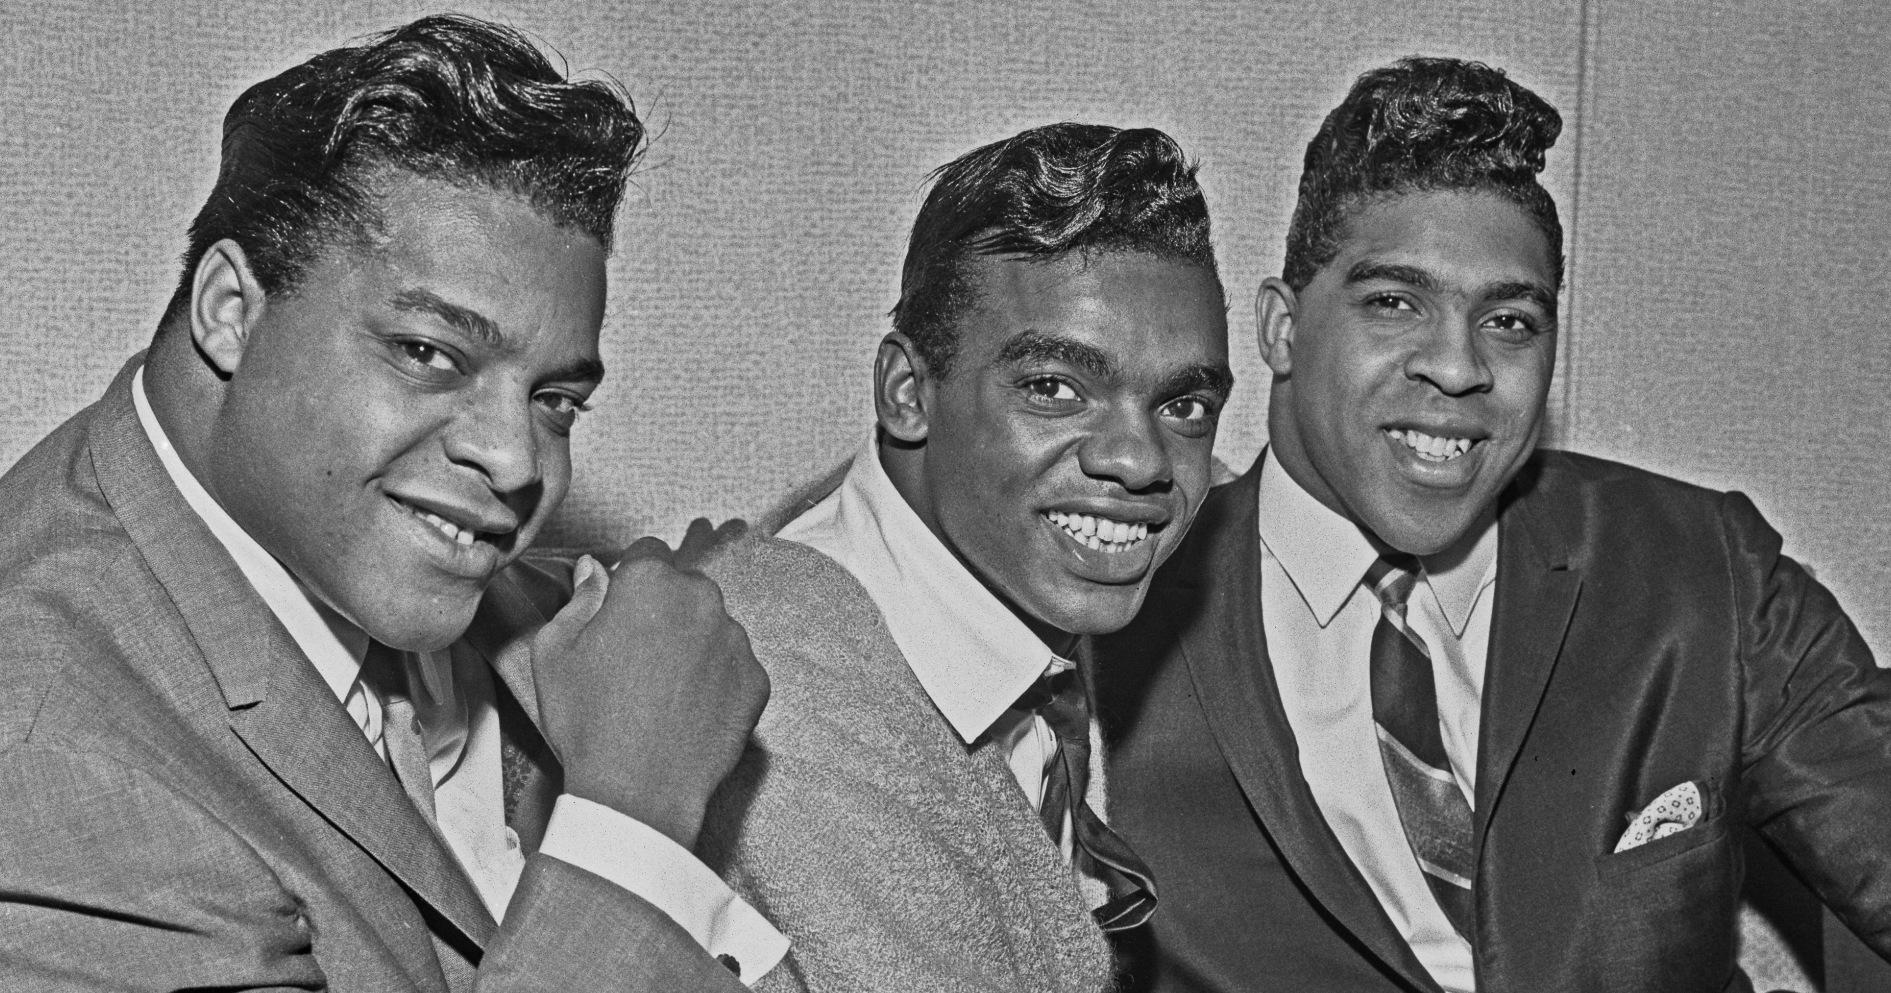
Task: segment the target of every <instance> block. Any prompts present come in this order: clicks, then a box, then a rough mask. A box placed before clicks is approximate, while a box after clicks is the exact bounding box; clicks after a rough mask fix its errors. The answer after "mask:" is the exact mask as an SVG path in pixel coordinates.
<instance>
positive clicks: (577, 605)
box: [546, 555, 611, 630]
mask: <svg viewBox="0 0 1891 993" xmlns="http://www.w3.org/2000/svg"><path fill="white" fill-rule="evenodd" d="M571 582H572V590H571V599H570V601H568V602H567V603H566V604H565V605H564V606H563V607H561V608H559V610H558V613H557V615H556V616H554V617H553V618H552V619H551V622H550V623H549V624H547V625H546V627H555V628H559V629H561V630H562V629H564V628H567V627H583V626H584V625H586V624H588V623H590V621H591V618H592V617H594V616H596V614H597V612H598V608H599V607H601V606H603V605H604V596H605V594H606V593H608V592H610V589H611V574H610V571H609V570H607V569H605V568H604V567H603V566H601V565H599V564H598V560H597V559H594V558H592V557H591V556H589V555H580V556H578V563H577V565H576V566H574V567H573V568H572V570H571Z"/></svg>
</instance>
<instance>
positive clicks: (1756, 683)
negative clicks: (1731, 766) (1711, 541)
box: [1721, 493, 1891, 957]
mask: <svg viewBox="0 0 1891 993" xmlns="http://www.w3.org/2000/svg"><path fill="white" fill-rule="evenodd" d="M1721 519H1722V527H1723V533H1724V534H1725V536H1726V541H1727V547H1728V552H1729V559H1728V562H1729V569H1730V574H1731V580H1732V583H1733V586H1734V605H1735V609H1736V611H1737V612H1738V613H1737V616H1736V617H1735V619H1734V622H1735V623H1736V624H1737V625H1738V626H1739V631H1740V638H1739V644H1740V646H1741V652H1742V657H1741V658H1740V660H1739V662H1740V664H1741V666H1742V671H1743V677H1744V681H1745V705H1746V710H1747V719H1746V722H1745V727H1746V732H1745V738H1746V740H1745V741H1744V743H1743V760H1744V761H1745V763H1746V768H1747V771H1746V777H1745V778H1746V783H1747V797H1746V800H1747V814H1748V818H1749V820H1750V821H1751V823H1752V824H1754V825H1755V826H1756V827H1757V828H1758V829H1759V831H1760V833H1761V834H1762V835H1763V836H1764V837H1765V838H1766V839H1767V841H1768V842H1769V843H1771V844H1772V845H1773V847H1774V848H1775V849H1776V850H1777V851H1778V852H1779V853H1780V855H1781V856H1782V858H1784V859H1785V861H1786V862H1787V864H1788V865H1790V866H1791V867H1792V868H1793V870H1794V871H1795V872H1796V873H1798V875H1799V876H1800V878H1801V879H1803V880H1805V882H1806V883H1807V884H1808V885H1810V886H1811V887H1812V889H1813V890H1814V891H1815V892H1817V893H1818V894H1819V896H1820V898H1821V899H1822V900H1824V901H1825V903H1826V905H1827V906H1829V907H1831V908H1832V910H1833V912H1834V913H1836V914H1837V915H1838V917H1839V918H1840V919H1841V920H1843V921H1844V922H1845V923H1846V925H1847V926H1849V927H1850V928H1851V929H1852V930H1853V931H1855V932H1857V933H1858V935H1859V936H1860V937H1861V938H1863V939H1864V940H1865V942H1866V943H1867V944H1869V945H1871V946H1872V947H1873V948H1874V949H1876V950H1877V952H1878V953H1879V954H1880V955H1884V956H1886V957H1891V829H1887V825H1891V671H1887V670H1883V669H1880V668H1878V666H1877V665H1876V663H1875V662H1874V661H1873V659H1872V654H1871V649H1870V648H1868V647H1867V646H1866V644H1865V642H1864V639H1863V638H1862V637H1860V636H1859V633H1858V630H1857V628H1856V627H1854V626H1853V625H1852V623H1851V621H1850V620H1849V619H1847V618H1846V616H1845V613H1844V611H1843V610H1842V609H1841V608H1840V607H1839V604H1838V601H1837V600H1836V599H1835V598H1834V597H1833V596H1832V594H1831V592H1830V591H1828V590H1827V589H1826V588H1825V587H1824V586H1823V585H1821V584H1820V583H1819V582H1818V581H1817V580H1815V579H1814V578H1813V577H1812V576H1811V575H1810V574H1809V573H1808V572H1807V571H1806V569H1805V568H1804V567H1802V566H1801V565H1800V564H1799V563H1797V562H1794V561H1793V560H1792V559H1790V558H1787V557H1785V556H1784V555H1781V554H1780V538H1779V535H1778V534H1777V533H1775V532H1774V531H1773V529H1772V528H1771V527H1769V526H1768V525H1767V524H1766V522H1765V521H1764V520H1762V519H1761V517H1760V514H1759V512H1758V510H1756V509H1755V508H1754V506H1753V504H1752V503H1751V502H1750V501H1748V500H1747V498H1746V497H1744V496H1742V495H1740V494H1738V493H1730V494H1728V495H1727V496H1726V497H1725V498H1724V499H1723V502H1722V509H1721Z"/></svg>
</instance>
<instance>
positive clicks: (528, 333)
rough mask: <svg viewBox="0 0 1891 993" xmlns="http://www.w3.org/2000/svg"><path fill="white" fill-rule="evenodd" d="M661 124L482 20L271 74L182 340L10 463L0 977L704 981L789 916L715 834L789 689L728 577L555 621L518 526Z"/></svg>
mask: <svg viewBox="0 0 1891 993" xmlns="http://www.w3.org/2000/svg"><path fill="white" fill-rule="evenodd" d="M641 139H642V128H641V126H640V124H639V122H638V120H637V118H636V116H635V115H634V114H633V113H632V112H631V110H630V108H629V107H628V106H627V104H626V103H625V102H624V100H623V99H622V98H621V96H620V95H619V94H618V93H617V92H616V91H615V90H613V89H611V88H610V87H607V86H604V85H602V84H597V83H573V82H568V81H567V80H565V79H564V78H563V77H562V76H561V75H560V74H559V73H558V72H557V71H556V70H554V69H553V68H552V67H551V66H550V65H549V64H548V63H547V62H546V60H545V58H544V56H543V55H541V54H540V53H539V52H538V51H537V50H536V49H535V48H533V46H532V45H531V44H530V43H529V42H527V41H526V40H525V39H524V38H522V37H520V36H519V35H517V34H516V33H514V32H511V31H509V30H506V29H503V28H499V27H497V26H495V25H490V24H485V23H482V22H478V21H474V20H470V19H465V18H457V17H433V18H427V19H423V20H421V21H417V22H415V23H413V24H410V25H407V26H405V27H403V28H399V29H397V30H394V31H391V32H388V33H386V34H384V35H382V36H379V37H377V38H375V39H373V40H371V41H370V42H368V43H366V44H363V45H360V46H356V47H349V48H342V49H337V50H334V51H330V52H326V53H323V54H321V55H318V56H316V57H315V58H313V59H311V60H310V61H309V62H307V63H304V64H303V65H300V66H297V67H295V68H293V69H290V70H289V71H288V72H286V73H284V74H282V75H280V76H277V77H275V78H273V79H270V80H266V81H264V82H262V83H259V84H257V85H256V86H254V87H252V88H251V89H250V90H249V91H247V92H246V93H245V94H243V96H241V97H240V98H238V100H237V101H236V103H235V105H234V106H233V107H232V108H231V111H230V114H229V116H228V118H227V120H226V124H225V131H224V145H223V163H222V170H221V172H220V175H219V177H218V181H217V185H216V187H215V189H214V190H213V191H212V192H211V195H210V197H209V200H208V202H207V203H206V204H205V206H204V208H203V210H202V211H201V212H200V213H199V215H198V216H197V219H196V221H195V222H194V223H193V225H192V227H191V244H190V248H189V250H188V252H187V254H186V260H185V271H184V273H183V278H182V280H181V283H180V286H179V288H178V290H177V292H176V295H175V296H174V298H173V300H172V303H171V305H170V307H169V309H168V310H167V311H166V313H165V315H164V318H163V320H162V322H161V323H160V326H159V329H158V331H157V333H156V336H155V337H154V338H153V340H152V343H151V346H150V349H149V351H148V352H147V353H144V354H141V355H139V356H136V357H134V358H133V359H132V360H131V361H130V362H129V363H128V364H127V365H126V367H125V369H124V371H123V372H122V373H121V374H120V375H119V376H118V378H117V380H116V381H115V382H113V384H112V385H111V387H110V388H109V389H108V390H107V391H106V393H105V395H104V397H103V398H101V399H100V400H99V401H98V402H96V403H94V404H93V405H92V406H91V407H88V408H87V409H86V410H84V411H82V412H80V413H79V414H78V415H77V416H75V417H74V418H73V419H72V420H70V421H68V422H67V423H66V424H65V425H63V426H62V427H60V428H59V429H58V430H57V431H55V432H54V433H53V434H52V435H51V436H49V437H48V438H47V439H45V440H44V441H43V442H41V443H40V444H39V445H38V446H37V447H36V448H35V449H34V450H33V451H32V452H30V453H28V454H27V456H26V457H25V458H24V459H22V460H21V462H20V463H19V464H18V465H17V466H15V467H14V468H13V469H12V470H11V471H10V472H8V473H7V475H6V476H5V477H4V479H0V502H4V504H5V506H6V507H7V508H8V511H7V515H6V518H5V523H4V525H0V620H3V621H4V627H5V629H6V631H7V638H6V640H5V644H4V645H3V646H0V678H4V681H5V684H6V686H7V693H6V694H5V696H4V701H5V702H4V703H3V704H0V797H4V798H5V802H4V803H0V987H3V988H5V989H7V990H9V991H15V990H107V989H109V990H130V989H136V990H182V989H219V990H238V989H271V990H275V989H306V990H315V989H321V990H415V991H421V990H424V991H432V993H440V991H468V990H471V989H473V988H474V987H475V986H477V987H478V988H479V989H481V990H502V989H557V990H566V989H606V988H608V989H632V990H652V991H664V993H668V991H673V990H695V989H733V990H739V989H742V988H743V987H742V984H741V982H740V980H741V979H752V978H754V977H755V976H756V975H759V974H760V973H761V972H764V971H766V970H767V968H768V967H769V966H770V965H771V964H772V962H773V961H774V960H775V959H778V958H779V957H780V955H781V952H782V948H781V941H780V938H779V936H778V935H775V934H774V933H773V931H772V929H770V928H768V927H767V925H766V924H765V922H762V921H761V920H760V919H759V918H758V917H757V916H755V915H754V913H753V911H751V910H749V909H748V908H747V907H746V905H744V904H742V903H740V901H738V900H735V898H734V897H733V895H732V894H730V893H729V892H728V891H727V890H725V889H723V888H722V887H721V885H720V883H718V882H717V881H716V880H715V879H714V876H713V875H712V874H710V873H709V872H708V870H707V869H706V868H703V867H702V866H701V865H700V864H699V863H696V862H695V861H694V860H693V858H692V857H691V856H690V855H689V853H688V848H689V847H690V846H691V845H692V844H693V842H694V839H695V835H696V832H697V829H698V826H699V824H700V822H701V819H702V816H703V810H704V807H705V804H706V803H707V799H708V795H709V793H710V792H711V790H713V789H714V788H715V786H716V784H717V783H718V782H719V781H720V780H721V779H722V778H723V777H724V776H725V775H726V774H727V773H728V771H729V769H730V768H731V767H732V766H733V765H734V762H735V760H736V758H737V755H738V754H739V752H740V749H741V747H742V744H743V742H744V740H745V739H746V736H747V732H748V729H749V728H750V727H751V726H752V725H753V723H754V721H755V718H756V716H757V714H758V712H759V710H760V708H761V704H762V701H763V699H764V698H765V696H766V680H765V677H763V676H762V675H761V673H760V671H759V669H758V668H757V667H756V665H755V662H754V659H753V658H752V657H751V656H750V654H749V652H748V646H747V642H746V639H745V637H744V635H743V633H742V631H741V629H740V627H739V626H737V625H735V624H734V622H733V621H731V620H729V619H728V618H727V617H726V616H725V615H724V614H723V612H722V610H721V607H720V601H719V598H718V596H717V594H716V592H715V589H714V587H713V585H712V584H710V583H709V581H708V580H706V579H703V578H702V577H701V576H700V575H694V574H690V573H687V572H685V571H682V570H681V569H679V568H678V567H677V565H678V564H677V563H672V562H671V561H669V560H668V556H667V551H668V550H667V549H662V548H660V547H658V548H650V547H646V548H644V549H642V553H643V554H640V556H639V557H637V558H636V559H635V560H633V561H628V562H626V563H622V564H620V565H619V566H618V567H617V571H616V573H615V575H614V576H612V575H610V574H608V573H607V572H606V571H605V570H604V569H603V568H602V567H600V566H598V565H597V564H596V563H595V562H581V563H580V566H579V569H578V571H577V579H578V582H577V591H576V595H575V596H574V597H573V599H572V600H571V603H570V604H569V605H568V606H566V607H565V608H564V609H562V610H561V611H559V612H558V613H557V616H556V618H555V619H554V620H552V621H551V622H550V623H549V624H547V623H546V616H547V614H549V613H551V612H552V610H553V609H554V608H556V607H557V606H558V604H559V603H560V602H562V597H563V594H564V592H565V591H563V590H559V589H556V588H551V589H546V588H545V587H543V586H541V585H533V584H530V583H529V582H527V580H529V578H530V577H529V576H526V575H524V574H522V573H519V569H520V568H522V567H515V563H516V562H517V560H518V559H519V556H520V555H521V554H522V553H524V552H525V550H526V549H527V547H528V546H529V545H530V543H531V541H532V539H533V537H534V536H535V535H536V534H537V533H538V531H539V528H540V527H541V526H542V525H543V524H544V522H545V520H546V518H547V516H548V515H550V513H551V512H552V510H553V509H554V508H555V507H556V506H557V505H558V502H559V500H560V499H561V498H562V497H563V496H564V494H565V490H566V488H567V484H568V482H569V479H570V464H569V447H568V440H567V435H568V434H569V432H570V430H571V428H572V425H573V421H574V419H575V418H576V417H577V416H578V412H579V411H580V410H581V409H582V408H583V406H584V403H585V399H586V397H587V396H588V395H589V394H590V392H591V391H592V390H593V389H594V388H595V387H596V386H597V383H598V380H599V378H600V376H601V375H602V371H603V370H602V366H601V363H600V361H599V358H598V348H597V343H598V330H599V325H600V322H601V315H602V311H603V306H604V258H605V254H606V252H607V250H608V248H609V245H610V240H611V228H612V223H613V218H614V216H615V212H616V207H617V202H618V200H619V198H620V197H621V195H622V191H623V188H624V183H625V180H626V177H627V175H628V171H629V168H630V166H631V163H632V161H633V159H634V157H635V154H636V150H637V148H638V146H639V144H640V142H641ZM708 537H709V535H708V533H707V532H706V531H698V532H697V534H696V539H706V538H708ZM702 543H703V542H702V541H701V540H691V541H686V545H690V546H691V548H690V551H691V552H692V553H693V552H695V551H696V550H697V546H699V545H700V544H702ZM678 554H679V556H681V555H682V552H681V551H679V553H678ZM515 574H517V575H515ZM535 632H536V633H535ZM601 649H608V650H601ZM561 759H562V760H563V761H562V763H561V762H560V760H561ZM719 958H720V960H719Z"/></svg>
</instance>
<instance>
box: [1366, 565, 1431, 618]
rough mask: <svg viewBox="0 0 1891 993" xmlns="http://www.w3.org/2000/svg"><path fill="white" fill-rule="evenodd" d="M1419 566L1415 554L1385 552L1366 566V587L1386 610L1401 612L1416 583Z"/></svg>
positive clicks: (1403, 610)
mask: <svg viewBox="0 0 1891 993" xmlns="http://www.w3.org/2000/svg"><path fill="white" fill-rule="evenodd" d="M1421 568H1423V566H1421V565H1420V564H1419V561H1418V556H1416V555H1406V554H1404V553H1402V552H1387V553H1385V554H1384V555H1381V556H1379V557H1378V558H1377V559H1375V560H1373V563H1372V565H1370V566H1368V567H1367V568H1366V587H1367V588H1368V589H1370V590H1372V594H1373V595H1374V596H1376V597H1378V598H1379V602H1380V603H1382V604H1384V605H1385V607H1386V609H1387V610H1392V611H1395V612H1398V613H1401V614H1402V613H1404V612H1405V601H1407V600H1410V599H1411V597H1412V590H1413V589H1414V588H1415V587H1416V586H1417V585H1418V575H1419V570H1420V569H1421Z"/></svg>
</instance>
